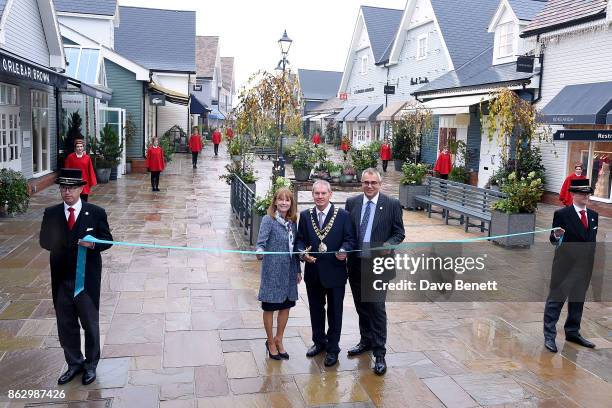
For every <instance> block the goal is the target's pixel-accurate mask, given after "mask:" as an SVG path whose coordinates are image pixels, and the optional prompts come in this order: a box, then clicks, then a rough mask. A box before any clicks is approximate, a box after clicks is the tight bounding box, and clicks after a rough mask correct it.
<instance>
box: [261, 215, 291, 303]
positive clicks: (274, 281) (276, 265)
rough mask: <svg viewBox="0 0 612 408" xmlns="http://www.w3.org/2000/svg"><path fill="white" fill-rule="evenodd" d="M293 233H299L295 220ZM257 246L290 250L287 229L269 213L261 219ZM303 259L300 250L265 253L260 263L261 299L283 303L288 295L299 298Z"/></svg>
mask: <svg viewBox="0 0 612 408" xmlns="http://www.w3.org/2000/svg"><path fill="white" fill-rule="evenodd" d="M292 229H293V236H294V237H295V236H297V229H296V225H295V224H292ZM256 248H257V249H258V250H264V251H269V252H283V251H284V252H287V251H288V250H289V243H288V238H287V230H286V229H285V227H283V226H282V225H281V224H280V223H279V222H278V221H276V220H275V219H273V218H272V217H270V216H269V215H266V216H264V217H263V219H262V220H261V226H260V227H259V237H258V238H257V244H256ZM299 272H300V261H299V259H298V257H297V254H294V255H293V256H291V255H289V254H287V255H264V257H263V261H262V265H261V283H260V286H259V297H258V299H259V301H261V302H267V303H282V302H284V301H285V300H286V299H287V298H288V299H289V300H293V301H295V300H297V298H298V291H297V274H298V273H299Z"/></svg>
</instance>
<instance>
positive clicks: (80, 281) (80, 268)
mask: <svg viewBox="0 0 612 408" xmlns="http://www.w3.org/2000/svg"><path fill="white" fill-rule="evenodd" d="M557 229H559V228H550V229H540V230H534V231H529V232H519V233H515V234H505V235H495V236H492V237H477V238H468V239H458V240H449V241H430V242H405V243H401V244H398V245H385V246H382V247H377V248H369V249H367V251H370V252H371V251H377V250H378V251H388V250H390V249H402V248H414V247H416V246H419V245H425V244H454V243H468V242H478V241H488V240H491V239H500V238H509V237H518V236H522V235H532V234H533V235H535V234H543V233H545V232H546V233H550V232H551V231H555V230H557ZM81 241H84V242H93V243H95V244H110V245H119V246H127V247H137V248H153V249H176V250H181V251H198V252H216V253H219V252H220V253H232V254H244V255H287V254H290V252H288V251H279V252H273V251H246V250H240V249H223V248H198V247H195V248H194V247H185V246H173V245H155V244H140V243H135V242H121V241H107V240H104V239H98V238H95V237H92V236H91V235H87V236H85V237H84V238H83V239H81ZM361 251H363V250H361V249H354V250H351V251H346V252H347V253H349V252H361ZM336 252H337V251H326V252H312V251H309V252H308V253H309V254H335V253H336ZM86 259H87V248H86V247H84V246H79V251H78V254H77V270H76V283H75V286H74V297H76V296H77V295H78V294H79V293H81V292H82V291H83V290H84V285H85V263H86Z"/></svg>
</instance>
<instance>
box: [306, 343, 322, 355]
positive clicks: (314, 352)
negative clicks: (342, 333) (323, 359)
mask: <svg viewBox="0 0 612 408" xmlns="http://www.w3.org/2000/svg"><path fill="white" fill-rule="evenodd" d="M323 351H325V346H320V345H318V344H314V345H312V346H310V348H309V349H308V351H307V352H306V357H314V356H316V355H317V354H319V353H321V352H323Z"/></svg>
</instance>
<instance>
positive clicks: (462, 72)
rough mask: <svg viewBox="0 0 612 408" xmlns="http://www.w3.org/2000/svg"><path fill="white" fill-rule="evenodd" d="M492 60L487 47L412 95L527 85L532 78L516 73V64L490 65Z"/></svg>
mask: <svg viewBox="0 0 612 408" xmlns="http://www.w3.org/2000/svg"><path fill="white" fill-rule="evenodd" d="M492 60H493V47H489V48H487V49H486V50H485V51H483V52H482V53H481V54H480V55H478V56H477V57H475V58H473V59H472V60H471V61H469V62H468V63H466V64H464V65H463V66H461V67H460V68H458V69H456V70H454V71H450V72H447V73H446V74H444V75H442V76H440V77H439V78H436V79H435V80H433V81H431V82H430V83H428V84H426V85H424V86H423V87H421V88H419V89H418V90H417V91H416V92H414V93H413V94H414V95H420V94H423V93H429V92H434V91H442V90H451V89H458V88H467V87H486V86H489V87H490V86H491V85H494V84H495V85H499V84H506V85H507V84H510V83H527V82H529V80H530V79H531V78H532V77H533V76H534V74H533V73H531V74H530V73H525V72H516V62H510V63H507V64H499V65H491V61H492Z"/></svg>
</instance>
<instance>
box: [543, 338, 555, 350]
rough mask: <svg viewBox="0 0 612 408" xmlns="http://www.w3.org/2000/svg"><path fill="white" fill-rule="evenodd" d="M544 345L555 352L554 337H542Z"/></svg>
mask: <svg viewBox="0 0 612 408" xmlns="http://www.w3.org/2000/svg"><path fill="white" fill-rule="evenodd" d="M544 347H546V349H547V350H548V351H550V352H551V353H556V352H557V345H556V344H555V339H544Z"/></svg>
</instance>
